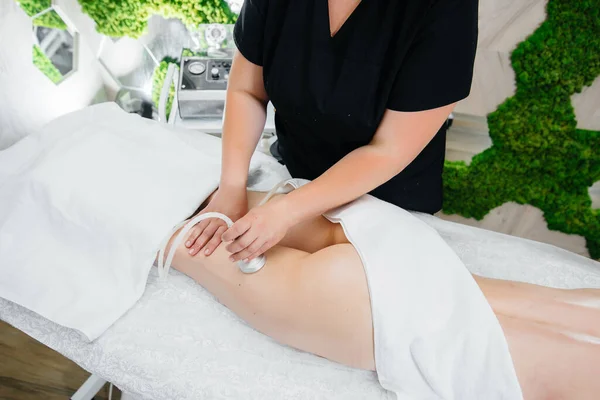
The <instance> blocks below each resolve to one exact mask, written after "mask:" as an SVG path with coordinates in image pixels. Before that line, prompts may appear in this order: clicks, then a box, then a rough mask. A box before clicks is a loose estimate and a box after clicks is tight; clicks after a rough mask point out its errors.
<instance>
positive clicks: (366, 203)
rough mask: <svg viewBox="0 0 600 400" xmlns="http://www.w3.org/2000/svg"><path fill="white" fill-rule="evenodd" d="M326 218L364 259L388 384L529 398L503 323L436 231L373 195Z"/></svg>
mask: <svg viewBox="0 0 600 400" xmlns="http://www.w3.org/2000/svg"><path fill="white" fill-rule="evenodd" d="M305 183H307V181H303V180H294V182H293V183H292V184H293V186H295V187H300V186H302V185H303V184H305ZM325 216H326V217H327V218H328V219H329V220H330V221H332V222H337V223H340V224H341V225H342V226H343V228H344V231H345V233H346V236H347V237H348V239H349V240H350V242H351V243H352V244H353V245H354V247H355V248H356V250H357V251H358V253H359V255H360V257H361V260H362V262H363V265H364V268H365V273H366V276H367V281H368V285H369V292H370V296H371V308H372V315H373V327H374V339H375V363H376V368H377V374H378V377H379V382H380V383H381V385H382V386H383V387H384V388H385V389H388V390H390V391H392V392H394V393H396V395H397V396H398V399H400V400H405V399H406V400H409V399H410V400H434V399H435V400H440V399H443V400H482V399H485V400H520V399H522V398H523V395H522V392H521V388H520V385H519V382H518V380H517V375H516V371H515V369H514V365H513V362H512V358H511V355H510V352H509V349H508V344H507V342H506V339H505V337H504V333H503V331H502V328H501V326H500V323H499V322H498V320H497V318H496V316H495V314H494V312H493V311H492V308H491V307H490V305H489V304H488V302H487V300H486V299H485V296H484V295H483V293H482V292H481V290H480V289H479V287H478V285H477V283H476V282H475V280H474V279H473V277H472V276H471V274H470V272H469V271H468V270H467V268H466V267H465V265H464V264H463V263H462V261H461V260H460V259H459V258H458V256H457V255H456V254H455V253H454V251H453V250H452V249H451V248H450V247H449V246H448V245H447V244H446V242H445V241H444V240H443V239H442V238H441V237H440V235H439V234H438V233H437V231H436V230H435V229H433V228H432V227H430V226H429V225H427V224H426V223H425V222H423V221H421V220H420V219H418V218H416V217H415V216H413V215H412V214H410V213H409V212H407V211H405V210H402V209H400V208H398V207H396V206H394V205H392V204H390V203H386V202H384V201H381V200H378V199H376V198H374V197H372V196H370V195H365V196H362V197H361V198H359V199H358V200H356V201H353V202H352V203H350V204H348V205H346V206H343V207H340V208H338V209H336V210H333V211H331V212H329V213H327V214H326V215H325Z"/></svg>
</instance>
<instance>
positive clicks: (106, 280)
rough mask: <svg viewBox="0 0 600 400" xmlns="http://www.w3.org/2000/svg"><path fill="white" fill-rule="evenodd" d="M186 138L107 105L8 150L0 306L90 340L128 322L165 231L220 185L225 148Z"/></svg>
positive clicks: (1, 179) (3, 171) (0, 165)
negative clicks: (1, 301)
mask: <svg viewBox="0 0 600 400" xmlns="http://www.w3.org/2000/svg"><path fill="white" fill-rule="evenodd" d="M180 136H181V134H180V133H179V131H171V130H169V129H168V128H167V127H166V125H163V124H159V123H156V122H153V121H149V120H144V119H142V118H140V117H139V116H137V115H131V114H127V113H125V112H124V111H122V110H120V109H119V107H118V106H117V105H116V104H114V103H105V104H101V105H97V106H92V107H88V108H86V109H83V110H80V111H77V112H75V113H72V114H69V115H66V116H63V117H61V118H59V119H57V120H55V121H53V122H52V123H50V124H48V125H47V126H46V127H45V128H43V129H42V130H40V131H39V132H37V133H35V134H32V135H30V136H28V137H26V138H25V139H23V140H22V141H21V142H19V143H17V144H16V145H14V146H13V147H11V148H9V149H7V150H4V151H2V152H0V204H1V205H2V207H0V276H1V277H2V278H1V279H0V297H3V298H5V299H8V300H11V301H13V302H15V303H17V304H21V305H23V306H25V307H27V308H29V309H31V310H33V311H35V312H37V313H38V314H40V315H42V316H44V317H46V318H48V319H50V320H52V321H54V322H56V323H59V324H61V325H64V326H66V327H70V328H74V329H77V330H79V331H81V332H82V333H83V334H85V335H86V336H87V337H88V338H89V339H90V340H93V339H95V338H96V337H98V336H99V335H100V334H102V333H103V332H104V331H105V330H106V329H107V328H108V327H109V326H110V325H111V324H112V323H114V322H115V321H116V320H117V319H118V318H120V317H121V316H122V315H123V314H124V313H125V312H126V311H127V310H128V309H130V308H131V307H132V306H133V305H134V304H135V302H136V301H137V300H138V299H139V298H140V296H141V295H142V293H143V291H144V288H145V286H146V279H147V277H148V272H149V270H150V268H151V267H152V264H153V262H154V258H155V257H156V251H157V249H158V247H159V245H160V242H161V240H162V238H163V237H164V235H165V232H168V231H169V229H170V228H171V227H172V226H173V225H175V224H176V223H178V222H180V221H181V220H183V219H185V218H187V217H188V216H189V215H190V214H191V213H192V212H193V211H194V210H195V209H196V208H197V207H198V206H199V204H200V203H201V202H202V201H203V200H204V199H205V198H206V197H208V195H209V194H210V193H211V192H212V191H214V190H215V189H216V187H217V186H218V179H219V174H220V147H221V146H220V141H219V140H218V139H216V138H214V137H211V136H208V135H196V138H195V141H196V143H194V144H195V146H190V145H189V143H188V142H186V140H182V138H181V137H180ZM171 188H175V189H176V191H177V196H172V195H171V194H170V189H171ZM15 266H18V268H15Z"/></svg>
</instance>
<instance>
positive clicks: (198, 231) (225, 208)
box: [185, 186, 248, 256]
mask: <svg viewBox="0 0 600 400" xmlns="http://www.w3.org/2000/svg"><path fill="white" fill-rule="evenodd" d="M247 197H248V195H247V192H246V188H245V187H243V186H242V187H241V188H223V187H220V188H219V189H217V192H216V193H215V195H214V197H213V198H212V200H211V201H210V203H208V205H207V206H206V207H205V208H204V209H203V210H202V211H201V212H199V213H198V214H197V215H201V214H204V213H207V212H218V213H221V214H225V215H226V216H228V217H229V218H231V219H232V220H233V221H235V220H237V219H238V218H241V217H242V216H244V215H245V214H246V213H247V212H248V199H247ZM226 230H227V224H226V223H225V221H223V220H221V219H219V218H209V219H205V220H204V221H200V222H199V223H198V224H196V225H195V226H194V227H193V228H192V229H191V230H190V232H189V235H188V238H187V239H186V241H185V246H186V247H187V248H188V249H189V250H188V251H189V253H190V254H191V255H192V256H195V255H196V254H198V253H199V252H201V251H202V252H203V253H204V254H205V255H207V256H209V255H211V254H212V253H213V252H214V251H215V250H216V248H217V247H219V245H220V244H221V235H222V234H223V233H224V232H225V231H226Z"/></svg>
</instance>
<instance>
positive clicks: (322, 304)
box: [173, 193, 600, 400]
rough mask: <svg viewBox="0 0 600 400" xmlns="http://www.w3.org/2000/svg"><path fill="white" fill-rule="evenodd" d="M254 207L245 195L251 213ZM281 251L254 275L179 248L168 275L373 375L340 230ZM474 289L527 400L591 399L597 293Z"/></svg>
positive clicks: (366, 318)
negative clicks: (492, 316)
mask: <svg viewBox="0 0 600 400" xmlns="http://www.w3.org/2000/svg"><path fill="white" fill-rule="evenodd" d="M260 198H262V194H254V193H250V194H249V203H250V206H251V207H252V206H254V205H255V204H256V203H257V202H258V201H259V200H260ZM281 243H282V245H280V246H276V247H275V248H273V249H272V250H271V251H269V252H268V253H267V264H266V266H265V267H264V268H263V269H262V270H261V271H259V272H258V273H256V274H252V275H245V274H243V273H241V272H240V271H239V269H238V268H237V266H236V265H234V264H232V263H230V262H229V261H228V258H227V256H228V254H227V253H226V251H225V249H224V246H220V247H219V249H218V250H217V251H216V252H215V254H213V255H212V256H211V257H208V258H207V257H204V256H202V255H200V254H199V255H197V256H195V257H190V256H189V254H188V253H187V251H186V249H185V248H183V247H181V248H180V249H178V252H177V253H176V257H175V260H174V262H173V265H174V267H175V268H176V269H178V270H180V271H181V272H183V273H185V274H187V275H189V276H190V277H192V278H193V279H195V280H196V281H197V282H198V283H200V284H201V285H202V286H204V287H205V288H206V289H208V290H209V291H210V292H211V293H213V294H214V295H215V296H216V297H217V299H218V300H219V301H220V302H222V303H223V304H224V305H225V306H227V307H228V308H230V309H231V310H232V311H234V312H235V313H236V314H238V315H239V316H240V317H241V318H243V319H244V320H246V321H247V322H248V323H249V324H251V325H252V326H253V327H255V328H256V329H257V330H259V331H261V332H263V333H265V334H267V335H269V336H271V337H273V338H274V339H276V340H278V341H279V342H281V343H284V344H287V345H290V346H293V347H296V348H298V349H301V350H305V351H308V352H311V353H315V354H318V355H321V356H323V357H326V358H329V359H332V360H334V361H338V362H340V363H343V364H347V365H351V366H356V367H359V368H365V369H374V366H375V363H374V355H373V329H372V320H371V310H370V300H369V295H368V289H367V283H366V278H365V276H364V270H363V267H362V264H361V261H360V258H359V257H358V255H357V253H356V251H355V250H354V248H353V247H352V246H351V245H350V244H348V242H347V239H346V238H345V236H344V233H343V231H342V229H341V227H340V226H339V225H336V224H331V223H329V222H328V221H327V220H326V219H324V218H322V217H319V218H315V219H313V220H310V221H307V222H305V223H303V224H301V225H298V226H296V227H295V228H294V229H292V230H290V231H289V232H288V235H287V236H286V237H285V239H284V240H283V241H282V242H281ZM311 253H312V254H311ZM475 279H476V281H477V283H478V285H479V287H480V288H481V290H482V291H483V293H484V295H485V296H486V298H487V300H488V302H489V303H490V305H491V306H492V308H493V310H494V312H495V313H496V315H497V316H498V319H499V321H500V324H501V326H502V328H503V330H504V333H505V335H506V338H507V341H508V344H509V348H510V351H511V355H512V358H513V361H514V364H515V368H516V371H517V375H518V378H519V382H520V384H521V387H522V388H523V392H524V394H525V398H526V399H527V400H538V399H539V400H546V399H568V400H571V399H573V400H587V399H590V400H591V399H597V398H598V393H600V344H599V343H600V304H599V303H600V291H598V290H574V291H569V290H558V289H550V288H544V287H540V286H535V285H528V284H521V283H515V282H509V281H501V280H494V279H485V278H480V277H475Z"/></svg>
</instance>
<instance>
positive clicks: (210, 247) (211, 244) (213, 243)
mask: <svg viewBox="0 0 600 400" xmlns="http://www.w3.org/2000/svg"><path fill="white" fill-rule="evenodd" d="M226 230H227V226H226V225H221V226H219V228H218V229H217V230H216V232H215V234H214V235H213V237H212V239H210V240H209V241H208V243H207V244H206V246H204V255H206V256H210V255H211V254H212V253H213V252H214V251H215V250H216V249H217V247H219V245H220V244H221V243H223V241H222V240H221V235H223V233H224V232H225V231H226Z"/></svg>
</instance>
